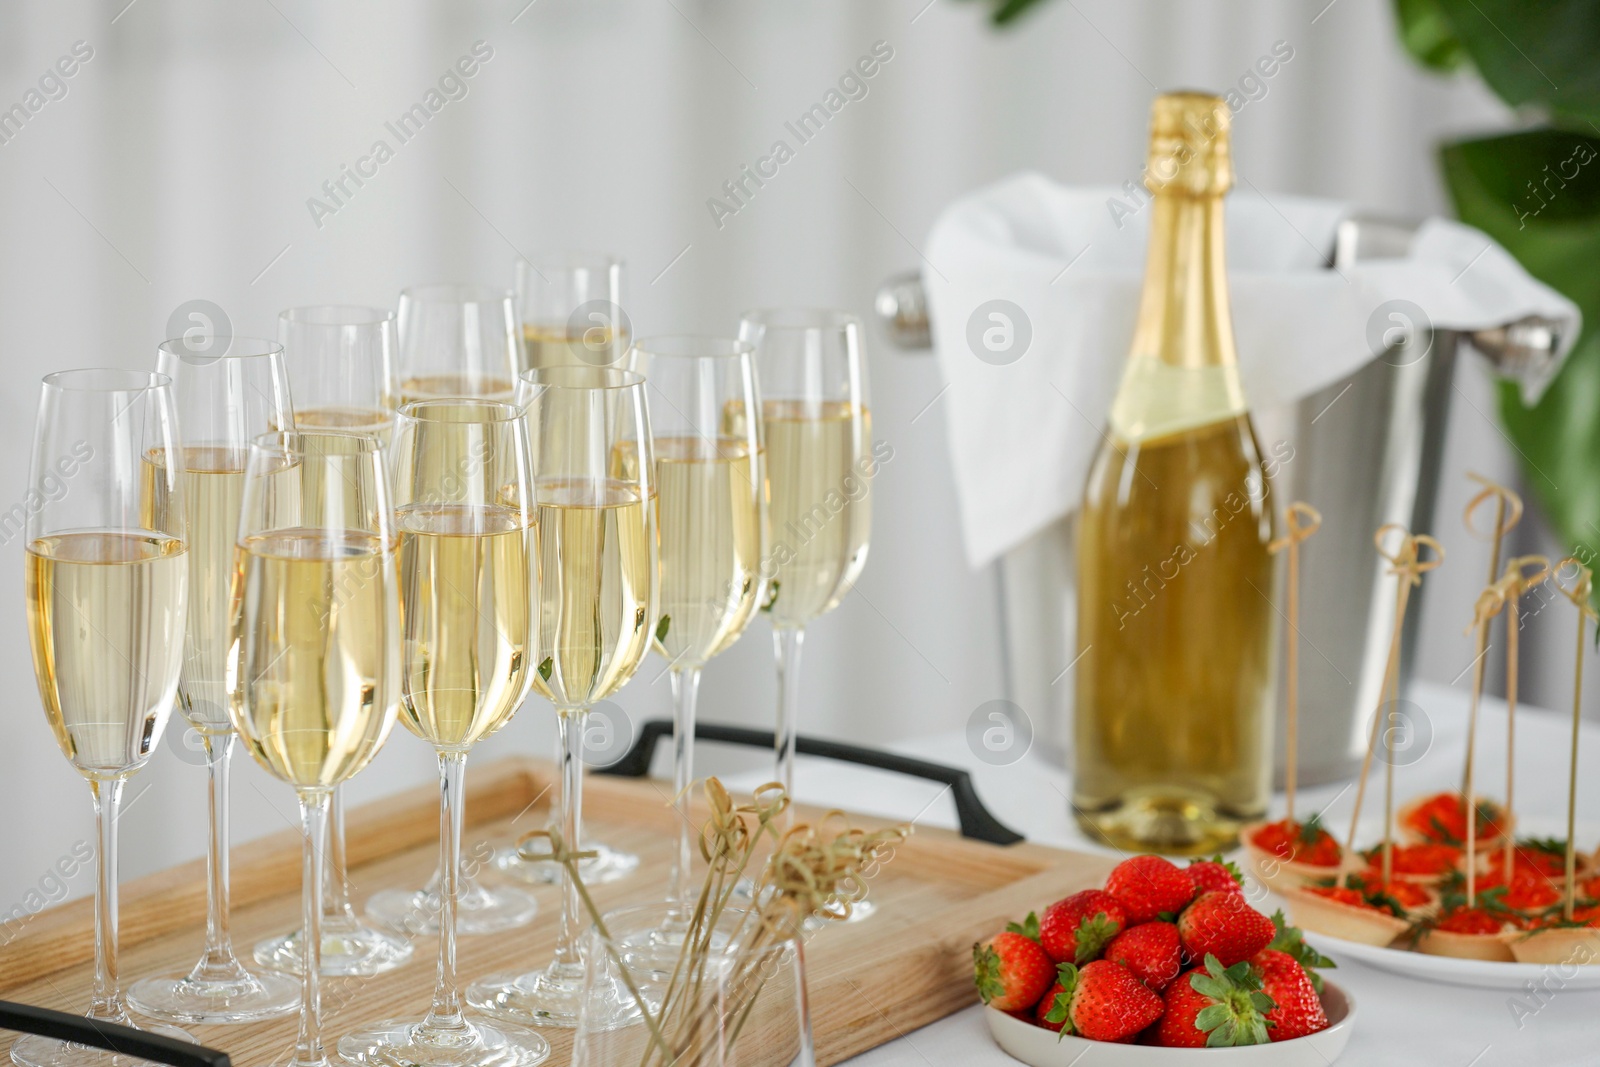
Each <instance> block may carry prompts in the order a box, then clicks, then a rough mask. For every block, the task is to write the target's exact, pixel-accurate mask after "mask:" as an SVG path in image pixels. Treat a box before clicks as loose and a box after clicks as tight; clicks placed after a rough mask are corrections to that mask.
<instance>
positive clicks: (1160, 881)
mask: <svg viewBox="0 0 1600 1067" xmlns="http://www.w3.org/2000/svg"><path fill="white" fill-rule="evenodd" d="M1106 892H1107V893H1110V894H1111V895H1112V896H1114V897H1116V898H1117V900H1119V901H1120V902H1121V903H1122V908H1123V910H1124V911H1126V912H1127V913H1128V925H1129V926H1138V925H1139V924H1140V923H1147V922H1153V921H1154V920H1156V919H1159V918H1160V917H1161V916H1162V915H1163V914H1170V915H1176V914H1178V912H1180V911H1182V910H1183V906H1184V905H1185V904H1187V903H1189V901H1191V900H1193V899H1194V894H1195V886H1194V883H1193V882H1191V881H1190V880H1189V876H1188V875H1186V874H1184V873H1183V871H1182V870H1181V869H1180V868H1178V867H1176V866H1174V865H1173V864H1172V863H1170V862H1168V861H1167V860H1164V859H1162V858H1161V857H1160V856H1134V857H1132V858H1131V859H1125V860H1123V861H1122V862H1121V863H1119V864H1117V865H1116V867H1114V868H1112V871H1111V874H1110V876H1109V877H1108V878H1106Z"/></svg>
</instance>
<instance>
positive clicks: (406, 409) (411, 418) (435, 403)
mask: <svg viewBox="0 0 1600 1067" xmlns="http://www.w3.org/2000/svg"><path fill="white" fill-rule="evenodd" d="M432 407H440V408H444V407H448V408H454V409H457V410H460V409H461V408H477V409H479V410H481V411H483V412H484V415H485V417H484V418H481V419H449V420H445V419H431V418H427V417H425V415H424V413H425V412H426V410H427V409H428V408H432ZM524 414H525V412H524V411H523V409H522V408H520V407H518V406H517V405H516V404H513V403H510V402H509V401H506V400H492V399H490V398H488V397H482V396H430V397H424V398H423V399H421V400H412V401H410V402H408V403H405V404H402V405H400V408H399V409H398V410H397V411H396V412H395V418H396V419H404V420H405V421H407V422H418V423H421V422H428V423H435V424H438V425H456V426H469V425H482V424H493V423H505V422H516V421H517V420H518V419H520V418H522V417H523V416H524Z"/></svg>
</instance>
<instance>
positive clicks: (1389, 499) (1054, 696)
mask: <svg viewBox="0 0 1600 1067" xmlns="http://www.w3.org/2000/svg"><path fill="white" fill-rule="evenodd" d="M1414 231H1415V228H1414V227H1412V226H1407V225H1404V224H1400V223H1395V222H1390V221H1384V220H1379V219H1371V218H1352V219H1349V220H1346V221H1345V222H1343V223H1342V224H1341V225H1340V226H1339V229H1338V232H1337V235H1336V238H1335V242H1334V247H1333V248H1332V249H1330V250H1329V253H1328V264H1329V266H1330V267H1343V266H1347V265H1349V264H1351V263H1354V262H1356V261H1358V260H1370V259H1385V258H1391V259H1392V258H1398V257H1400V256H1403V255H1404V254H1405V251H1406V248H1407V247H1408V245H1409V243H1410V240H1411V237H1412V235H1413V233H1414ZM877 311H878V315H879V317H880V319H881V320H882V321H883V323H884V325H885V327H886V329H887V331H888V333H889V336H890V338H891V339H892V340H893V341H894V343H895V344H896V345H898V346H899V347H901V348H904V349H908V350H911V349H928V348H930V347H931V335H930V332H929V323H928V317H927V302H926V294H925V293H924V292H923V290H922V284H921V281H920V279H919V278H918V276H917V275H916V274H907V275H901V276H898V277H896V278H893V279H891V280H890V281H889V282H887V283H886V284H885V285H884V287H883V288H882V289H881V290H880V291H879V293H878V296H877ZM1404 334H1405V336H1404V339H1403V340H1401V341H1400V343H1398V344H1397V345H1395V346H1394V347H1392V348H1390V349H1389V350H1388V351H1386V352H1384V353H1383V354H1382V355H1381V356H1378V357H1377V358H1375V359H1373V360H1372V361H1371V362H1370V363H1368V364H1366V365H1365V366H1364V367H1362V369H1361V370H1359V371H1357V372H1356V373H1354V374H1352V375H1350V376H1349V377H1348V378H1345V379H1343V380H1342V381H1338V382H1335V383H1334V384H1332V385H1330V386H1328V387H1327V388H1325V389H1323V390H1321V391H1319V392H1317V393H1315V394H1313V395H1311V396H1308V397H1306V398H1305V399H1304V400H1301V401H1300V402H1299V403H1297V404H1292V405H1287V406H1285V407H1282V408H1278V409H1273V410H1266V411H1256V412H1254V416H1255V421H1256V430H1257V433H1258V435H1259V436H1260V438H1261V444H1262V447H1263V450H1264V451H1265V452H1266V453H1267V454H1275V453H1274V445H1277V444H1278V443H1279V442H1287V443H1288V445H1289V446H1290V447H1292V448H1293V454H1292V458H1291V459H1290V460H1288V461H1287V462H1284V463H1283V464H1282V466H1281V468H1280V470H1279V472H1278V475H1277V477H1276V478H1275V480H1274V486H1273V488H1274V496H1275V498H1276V499H1277V500H1278V501H1279V502H1280V506H1281V505H1283V504H1287V503H1288V502H1289V501H1292V500H1305V501H1308V502H1310V503H1312V504H1314V505H1315V506H1317V507H1318V508H1319V509H1320V510H1321V512H1322V514H1323V526H1322V530H1321V532H1320V533H1318V535H1317V536H1316V537H1315V538H1313V539H1312V540H1311V541H1309V542H1307V543H1306V546H1305V548H1304V549H1303V550H1302V551H1303V552H1304V555H1303V556H1302V557H1301V590H1302V594H1301V595H1302V603H1305V604H1315V605H1317V608H1316V610H1315V611H1307V612H1305V613H1303V614H1302V616H1301V619H1300V632H1301V635H1302V638H1303V641H1304V643H1303V644H1302V646H1301V654H1300V708H1301V712H1300V714H1301V718H1300V736H1299V746H1298V747H1299V749H1300V764H1299V778H1300V781H1301V783H1302V784H1315V783H1319V782H1326V781H1332V780H1336V779H1340V778H1345V777H1348V776H1349V775H1350V774H1351V773H1352V771H1353V770H1354V768H1355V766H1356V764H1357V763H1358V761H1359V760H1360V755H1361V752H1362V751H1363V748H1364V744H1365V741H1364V737H1365V733H1366V729H1365V724H1367V723H1369V722H1370V719H1369V718H1368V716H1370V715H1371V714H1372V713H1373V711H1374V709H1375V708H1376V706H1377V702H1378V691H1379V687H1380V686H1381V685H1382V677H1383V668H1384V659H1385V657H1386V655H1387V652H1388V627H1389V625H1390V623H1389V622H1388V618H1389V615H1390V613H1391V612H1392V610H1393V608H1392V603H1393V600H1392V597H1393V594H1392V592H1390V593H1388V594H1386V595H1380V593H1381V592H1382V590H1383V589H1384V588H1385V582H1386V581H1387V582H1388V583H1390V584H1389V586H1388V588H1389V589H1390V590H1392V588H1393V585H1392V583H1393V578H1392V577H1389V576H1387V575H1385V574H1384V570H1383V566H1382V564H1381V561H1380V560H1379V558H1378V556H1377V554H1376V553H1375V552H1374V550H1373V544H1372V533H1373V531H1374V530H1376V529H1377V528H1378V527H1379V526H1381V525H1383V524H1384V523H1390V522H1394V523H1401V524H1403V525H1404V526H1406V527H1407V528H1408V529H1411V530H1416V531H1426V530H1429V529H1432V527H1433V510H1434V502H1435V500H1436V499H1437V497H1438V489H1439V467H1440V461H1441V459H1442V454H1443V450H1444V442H1445V428H1446V423H1447V421H1448V419H1449V417H1450V399H1451V394H1452V392H1453V385H1452V379H1453V376H1454V374H1455V369H1456V362H1457V359H1456V356H1457V351H1458V350H1459V349H1460V348H1461V346H1462V344H1463V343H1466V344H1469V345H1471V347H1472V348H1474V349H1476V350H1477V351H1479V352H1480V353H1482V354H1483V355H1484V357H1485V358H1487V359H1488V360H1489V361H1490V362H1491V363H1492V364H1493V365H1494V367H1495V369H1496V370H1497V371H1498V373H1500V374H1503V375H1508V376H1513V377H1522V376H1528V377H1533V376H1537V375H1540V374H1542V373H1545V372H1546V371H1547V369H1548V366H1549V364H1550V362H1551V360H1552V359H1553V353H1554V352H1555V351H1556V350H1557V348H1558V341H1559V337H1558V335H1557V333H1556V330H1555V328H1554V324H1552V323H1550V322H1548V321H1547V320H1543V319H1539V318H1529V319H1524V320H1521V321H1519V322H1515V323H1508V324H1506V325H1504V326H1502V327H1498V328H1496V329H1489V330H1480V331H1478V332H1476V333H1473V334H1468V335H1461V334H1456V333H1452V332H1448V331H1444V330H1428V329H1422V330H1410V329H1408V330H1406V331H1404ZM1280 447H1281V446H1280ZM1073 537H1074V521H1073V518H1072V517H1070V516H1069V517H1067V518H1065V519H1061V520H1058V521H1057V522H1055V523H1053V524H1052V525H1050V526H1049V527H1047V528H1046V529H1043V530H1041V531H1039V532H1038V533H1037V534H1035V535H1034V536H1033V537H1032V538H1031V539H1030V540H1028V541H1027V542H1026V543H1024V544H1021V545H1018V546H1017V547H1016V548H1013V549H1012V550H1011V551H1009V552H1007V553H1006V554H1005V555H1004V556H1003V557H1002V558H1001V559H1000V560H999V562H998V563H997V564H996V568H997V575H996V577H997V582H996V586H997V588H998V591H999V597H1000V619H1001V624H1002V633H1001V644H1002V648H1003V654H1004V657H1005V685H1006V699H1008V700H1010V701H1012V702H1014V703H1016V704H1017V705H1019V706H1020V707H1022V708H1024V709H1026V710H1027V712H1028V714H1029V715H1030V716H1032V717H1033V719H1034V736H1035V738H1036V739H1037V740H1036V744H1038V745H1039V746H1040V747H1041V749H1042V750H1043V751H1044V752H1045V753H1046V754H1047V755H1051V756H1052V757H1053V758H1055V759H1057V760H1060V761H1063V762H1064V761H1065V759H1066V755H1067V750H1068V746H1069V745H1070V739H1071V735H1072V728H1071V721H1072V693H1073V687H1072V684H1071V678H1070V676H1068V675H1067V671H1066V670H1065V669H1064V668H1065V667H1066V666H1067V665H1068V664H1070V662H1071V661H1072V659H1073V657H1074V656H1075V655H1076V651H1075V648H1076V643H1075V640H1074V631H1075V629H1076V618H1077V615H1076V612H1077V608H1076V603H1075V599H1074V588H1073V586H1074V575H1075V564H1074V559H1073V552H1074V546H1073ZM1426 588H1427V587H1426V586H1423V587H1422V590H1419V591H1417V592H1414V593H1413V594H1412V602H1413V610H1412V611H1411V612H1410V613H1409V617H1408V619H1407V622H1406V627H1407V640H1406V641H1405V644H1404V649H1405V652H1406V655H1405V657H1404V661H1403V662H1402V663H1401V665H1400V672H1401V686H1402V691H1404V689H1403V687H1404V686H1405V684H1406V683H1407V682H1408V681H1409V679H1410V676H1411V659H1410V655H1409V653H1410V652H1411V651H1412V650H1413V649H1415V648H1416V645H1417V642H1416V641H1415V640H1412V639H1411V637H1412V633H1413V631H1414V629H1415V627H1416V625H1417V622H1418V619H1419V618H1420V616H1421V612H1420V610H1417V608H1419V607H1420V605H1418V604H1417V597H1418V596H1420V595H1422V593H1423V591H1425V590H1426ZM1278 618H1279V626H1280V627H1282V626H1283V625H1284V621H1283V617H1282V613H1281V612H1280V613H1279V616H1278ZM1275 640H1276V641H1277V642H1278V643H1277V644H1276V645H1275V646H1274V647H1276V648H1281V647H1282V641H1283V634H1282V633H1281V632H1280V633H1279V634H1277V635H1276V638H1275ZM1280 675H1281V672H1280ZM1278 685H1279V699H1278V701H1277V708H1278V714H1279V716H1280V718H1281V716H1282V714H1283V695H1282V687H1283V679H1282V678H1281V677H1280V678H1279V681H1278ZM1277 736H1278V737H1280V738H1281V737H1283V736H1284V731H1283V729H1282V724H1281V722H1280V724H1279V730H1278V734H1277ZM1278 766H1279V768H1280V773H1281V768H1282V752H1281V751H1280V752H1279V754H1278Z"/></svg>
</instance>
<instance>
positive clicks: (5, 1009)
mask: <svg viewBox="0 0 1600 1067" xmlns="http://www.w3.org/2000/svg"><path fill="white" fill-rule="evenodd" d="M0 1030H15V1031H17V1032H18V1033H22V1034H37V1035H39V1036H40V1037H53V1038H56V1039H57V1040H59V1041H72V1042H75V1043H77V1044H79V1045H89V1046H92V1047H94V1048H102V1049H105V1050H106V1051H108V1052H121V1053H125V1054H127V1055H129V1056H137V1057H139V1058H140V1059H144V1060H152V1061H154V1062H156V1063H165V1064H169V1065H170V1067H232V1065H231V1063H230V1061H229V1060H228V1054H227V1053H226V1052H220V1051H218V1050H217V1049H214V1048H206V1047H205V1046H204V1045H191V1044H189V1043H188V1042H185V1041H178V1040H176V1039H174V1038H170V1037H162V1036H161V1035H160V1034H152V1033H150V1032H148V1031H145V1030H135V1029H133V1027H131V1026H120V1025H118V1024H117V1023H108V1022H102V1021H100V1020H98V1019H90V1018H88V1017H87V1016H84V1015H70V1014H68V1013H67V1012H64V1011H52V1010H50V1009H49V1008H39V1007H35V1006H34V1005H32V1004H18V1003H16V1002H14V1001H9V1000H0Z"/></svg>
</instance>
